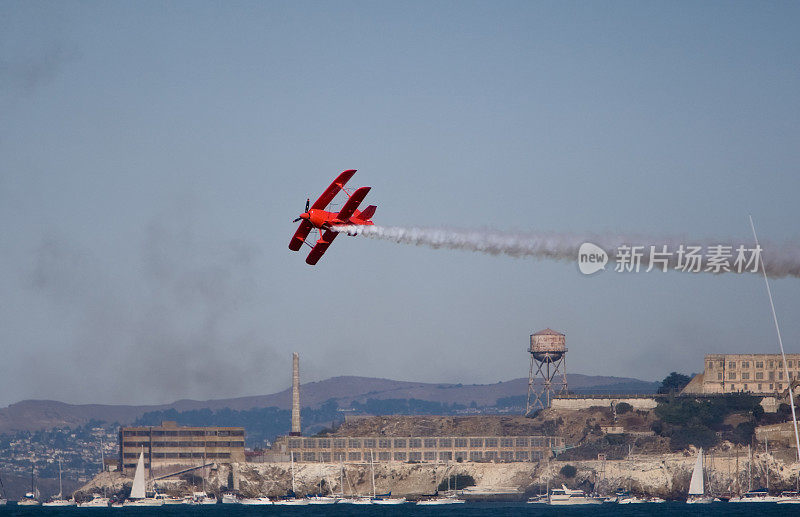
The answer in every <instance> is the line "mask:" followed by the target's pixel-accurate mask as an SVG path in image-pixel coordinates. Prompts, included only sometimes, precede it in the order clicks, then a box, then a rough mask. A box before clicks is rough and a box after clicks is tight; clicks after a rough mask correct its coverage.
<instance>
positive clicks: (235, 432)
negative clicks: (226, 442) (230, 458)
mask: <svg viewBox="0 0 800 517" xmlns="http://www.w3.org/2000/svg"><path fill="white" fill-rule="evenodd" d="M122 433H123V434H124V435H125V436H150V435H151V434H152V435H153V436H244V429H233V430H219V431H209V430H207V429H206V430H195V431H189V430H175V431H161V430H153V431H152V433H151V432H150V431H148V430H128V429H123V430H122Z"/></svg>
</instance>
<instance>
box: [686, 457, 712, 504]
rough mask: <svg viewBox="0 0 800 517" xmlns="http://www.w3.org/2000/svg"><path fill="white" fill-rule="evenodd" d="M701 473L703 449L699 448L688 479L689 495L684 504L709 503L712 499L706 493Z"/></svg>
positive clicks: (702, 471) (702, 473)
mask: <svg viewBox="0 0 800 517" xmlns="http://www.w3.org/2000/svg"><path fill="white" fill-rule="evenodd" d="M703 475H704V470H703V449H700V452H698V453H697V461H696V462H695V464H694V470H693V471H692V479H691V481H689V497H688V498H687V499H686V504H709V503H712V502H713V501H714V498H713V497H711V496H707V495H706V489H705V483H704V481H703Z"/></svg>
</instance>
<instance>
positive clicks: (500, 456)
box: [273, 436, 564, 463]
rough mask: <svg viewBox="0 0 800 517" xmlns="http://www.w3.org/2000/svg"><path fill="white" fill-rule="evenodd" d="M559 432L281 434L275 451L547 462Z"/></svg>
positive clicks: (350, 457)
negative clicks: (307, 435) (392, 435)
mask: <svg viewBox="0 0 800 517" xmlns="http://www.w3.org/2000/svg"><path fill="white" fill-rule="evenodd" d="M563 447H564V438H563V437H560V436H419V437H399V436H395V437H390V436H358V437H355V436H354V437H347V436H331V437H324V438H300V437H294V436H288V437H287V436H282V437H280V438H278V439H277V440H276V441H275V444H274V446H273V450H275V451H276V452H277V451H279V452H281V453H283V454H286V455H289V456H290V457H292V458H293V459H294V461H304V462H311V461H314V462H325V463H329V462H334V463H338V462H343V461H344V462H353V463H356V462H370V461H376V462H409V461H410V462H423V463H430V462H448V461H500V462H508V461H542V460H546V459H548V458H549V457H550V456H551V450H552V449H559V448H563Z"/></svg>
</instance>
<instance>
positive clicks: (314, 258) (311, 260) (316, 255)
mask: <svg viewBox="0 0 800 517" xmlns="http://www.w3.org/2000/svg"><path fill="white" fill-rule="evenodd" d="M337 235H339V233H338V232H332V231H330V230H326V231H325V233H323V234H322V238H321V239H320V240H318V241H317V244H316V245H315V246H314V249H312V250H311V253H309V254H308V256H307V257H306V264H309V265H311V266H313V265H314V264H316V263H317V262H319V259H320V258H321V257H322V255H323V254H324V253H325V252H326V251H328V246H330V245H331V243H332V242H333V239H335V238H336V236H337Z"/></svg>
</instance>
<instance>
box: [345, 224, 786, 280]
mask: <svg viewBox="0 0 800 517" xmlns="http://www.w3.org/2000/svg"><path fill="white" fill-rule="evenodd" d="M333 229H334V230H335V231H338V232H346V233H348V234H350V235H363V236H364V237H368V238H370V239H380V240H386V241H392V242H397V243H400V244H411V245H413V246H424V247H428V248H433V249H453V250H465V251H476V252H479V253H486V254H489V255H508V256H510V257H517V258H535V259H548V260H562V261H571V262H575V263H577V260H578V249H579V248H580V246H581V244H583V243H585V242H591V243H593V244H596V245H597V246H599V247H600V248H602V249H603V250H604V251H605V252H606V253H607V254H608V256H609V261H613V260H619V259H620V254H621V251H620V248H621V247H626V246H627V247H632V246H641V247H642V248H640V250H641V253H642V256H641V262H640V264H641V267H640V271H645V270H647V268H648V266H649V265H650V258H651V255H650V253H651V246H655V251H656V252H660V251H662V250H663V249H664V248H663V246H666V247H667V248H666V250H667V251H668V252H671V256H668V257H665V259H666V261H667V262H666V264H667V267H668V268H669V269H675V268H676V267H678V266H679V257H678V254H677V253H675V252H676V250H678V249H679V247H680V246H681V245H683V246H685V247H687V248H688V247H689V246H699V247H700V248H701V250H702V251H701V253H702V258H703V261H702V267H701V268H700V270H699V271H692V270H689V271H688V272H713V273H726V272H731V273H736V272H737V271H736V268H734V267H730V269H731V271H724V270H719V271H715V270H714V269H715V268H712V269H711V270H707V263H706V260H705V259H707V258H708V252H709V248H711V247H714V246H730V251H731V254H732V256H731V257H730V260H729V263H730V265H731V266H733V264H734V260H735V259H736V250H737V248H739V247H740V246H743V247H744V248H745V249H746V250H749V251H750V252H752V249H753V248H755V243H751V242H746V241H741V242H733V241H728V242H726V241H710V240H703V241H685V240H680V239H675V238H669V239H658V240H656V239H653V238H652V237H651V238H637V237H634V236H599V235H567V234H545V233H541V234H537V233H510V232H500V231H496V230H468V229H453V228H424V227H410V228H404V227H400V226H340V227H336V228H333ZM762 248H763V250H764V251H763V252H762V254H761V259H762V260H763V261H764V263H765V264H766V270H767V273H768V274H769V275H770V276H772V277H776V278H780V277H786V276H792V277H795V278H800V246H797V245H783V246H780V247H776V246H772V245H769V244H766V245H763V246H762ZM623 253H624V252H623ZM751 254H752V253H751ZM759 265H760V264H759ZM653 266H654V269H659V270H660V269H661V267H662V265H661V264H660V263H658V262H656V261H654V264H653ZM611 267H613V265H611ZM742 270H743V271H746V272H751V273H752V272H760V269H757V268H753V265H752V264H751V265H750V267H749V268H742Z"/></svg>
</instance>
